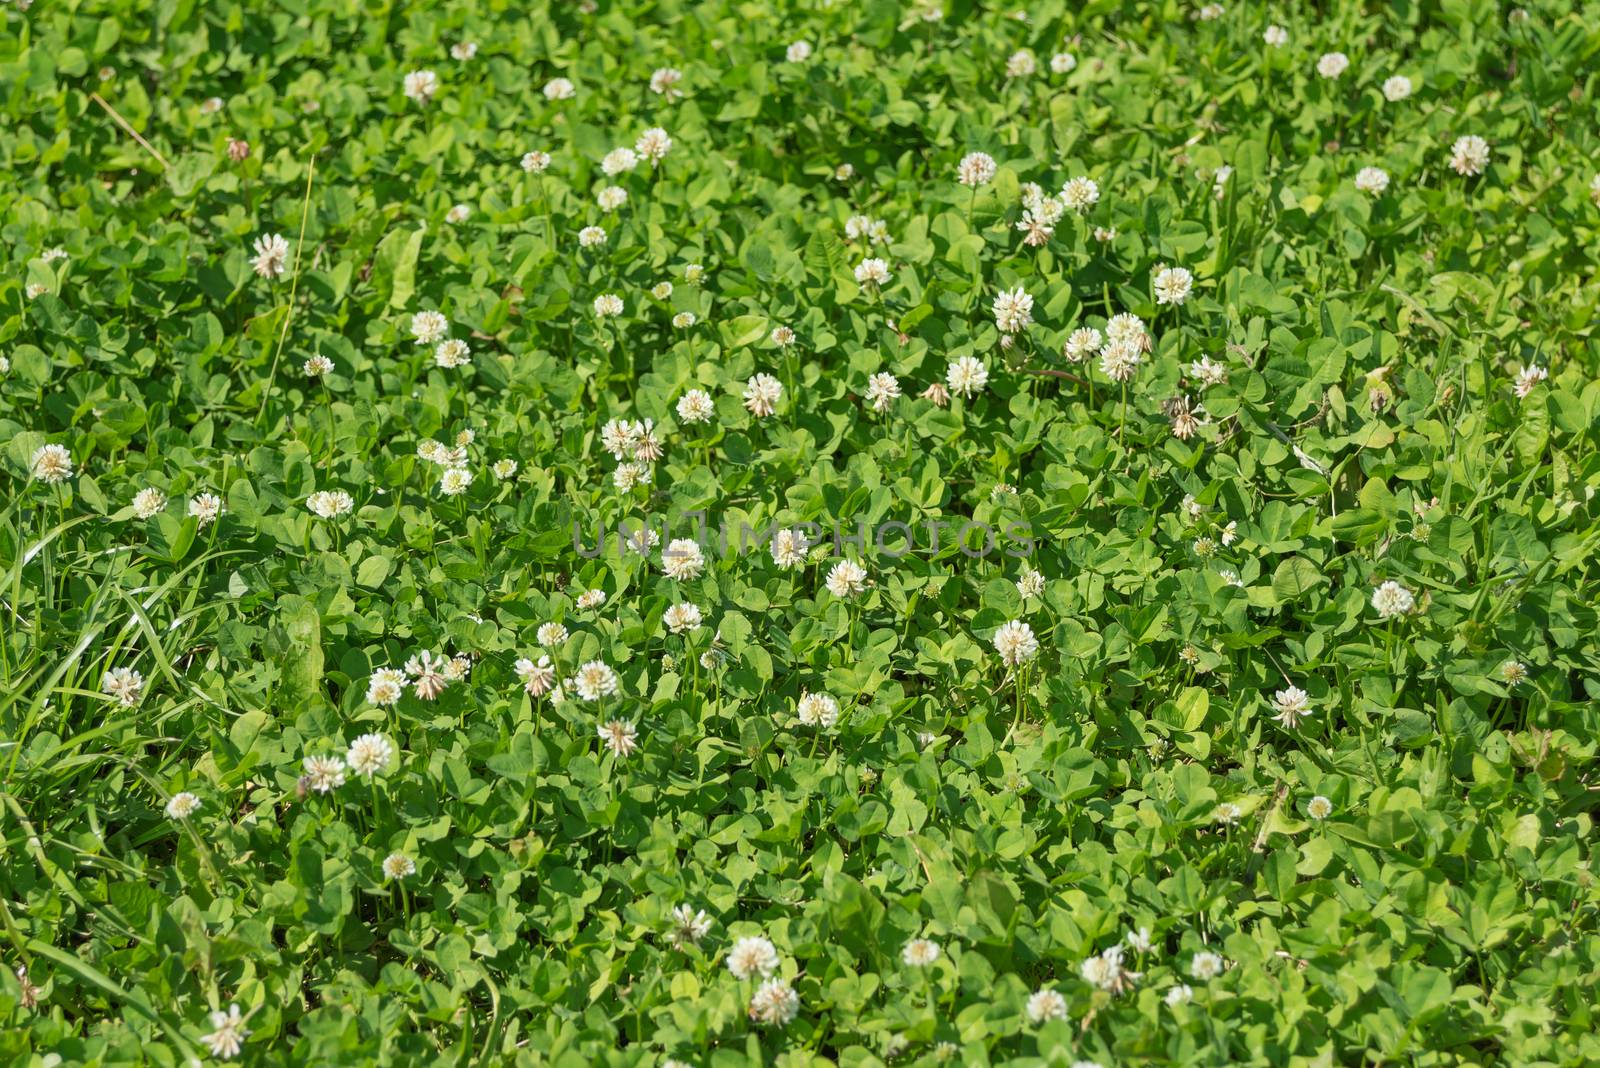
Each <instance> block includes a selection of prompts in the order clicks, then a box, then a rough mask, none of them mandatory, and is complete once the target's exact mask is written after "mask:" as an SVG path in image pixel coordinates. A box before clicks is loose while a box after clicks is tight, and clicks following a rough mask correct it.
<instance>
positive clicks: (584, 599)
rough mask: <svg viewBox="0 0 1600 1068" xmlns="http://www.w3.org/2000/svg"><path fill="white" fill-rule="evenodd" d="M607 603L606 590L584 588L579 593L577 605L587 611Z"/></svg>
mask: <svg viewBox="0 0 1600 1068" xmlns="http://www.w3.org/2000/svg"><path fill="white" fill-rule="evenodd" d="M605 603H606V591H605V590H584V591H583V592H582V593H580V594H578V599H577V605H578V607H579V608H581V609H583V610H584V611H586V612H587V611H589V610H590V609H592V608H599V607H600V606H601V605H603V604H605Z"/></svg>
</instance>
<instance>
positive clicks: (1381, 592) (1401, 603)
mask: <svg viewBox="0 0 1600 1068" xmlns="http://www.w3.org/2000/svg"><path fill="white" fill-rule="evenodd" d="M1416 605H1417V599H1416V598H1415V597H1413V596H1412V595H1411V591H1410V590H1408V589H1406V588H1405V587H1404V586H1402V585H1400V583H1398V582H1395V581H1394V580H1393V579H1391V580H1389V581H1388V582H1385V583H1383V584H1382V585H1380V586H1379V587H1378V588H1377V589H1375V590H1373V591H1372V607H1373V608H1374V609H1376V610H1377V613H1378V615H1379V616H1380V617H1381V618H1383V619H1393V618H1394V617H1395V616H1403V615H1405V614H1406V613H1407V612H1410V611H1411V610H1412V609H1413V608H1415V607H1416Z"/></svg>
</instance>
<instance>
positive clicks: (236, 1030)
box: [200, 1005, 250, 1061]
mask: <svg viewBox="0 0 1600 1068" xmlns="http://www.w3.org/2000/svg"><path fill="white" fill-rule="evenodd" d="M249 1037H250V1031H249V1030H248V1029H247V1028H246V1027H245V1025H244V1017H242V1016H240V1015H239V1006H237V1005H229V1006H228V1011H227V1012H213V1013H212V1014H211V1031H210V1033H208V1034H204V1035H201V1036H200V1041H201V1043H202V1044H203V1045H204V1046H205V1047H206V1049H208V1050H210V1051H211V1055H212V1056H213V1057H216V1058H217V1059H218V1060H224V1061H228V1060H232V1059H233V1058H235V1057H237V1056H238V1055H239V1051H240V1050H242V1049H244V1040H245V1039H246V1038H249Z"/></svg>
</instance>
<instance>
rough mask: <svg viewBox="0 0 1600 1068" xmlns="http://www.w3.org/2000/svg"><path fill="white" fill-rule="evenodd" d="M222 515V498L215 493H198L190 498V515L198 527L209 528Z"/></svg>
mask: <svg viewBox="0 0 1600 1068" xmlns="http://www.w3.org/2000/svg"><path fill="white" fill-rule="evenodd" d="M221 514H222V498H221V497H218V496H217V495H216V494H215V493H197V494H195V495H194V496H193V497H190V498H189V515H190V516H192V517H193V518H194V521H195V525H196V526H198V527H208V526H210V525H211V524H212V523H215V522H216V521H217V517H218V516H220V515H221Z"/></svg>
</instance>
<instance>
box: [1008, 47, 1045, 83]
mask: <svg viewBox="0 0 1600 1068" xmlns="http://www.w3.org/2000/svg"><path fill="white" fill-rule="evenodd" d="M1037 69H1038V63H1037V61H1035V60H1034V58H1033V53H1032V52H1030V51H1028V50H1027V49H1026V48H1024V49H1021V50H1019V51H1016V52H1013V53H1011V55H1010V56H1008V57H1007V58H1006V77H1007V78H1026V77H1028V76H1029V75H1031V74H1032V73H1033V72H1034V71H1035V70H1037Z"/></svg>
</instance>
